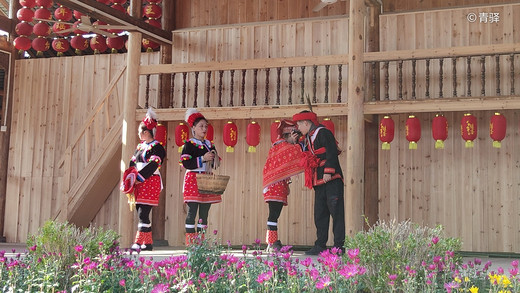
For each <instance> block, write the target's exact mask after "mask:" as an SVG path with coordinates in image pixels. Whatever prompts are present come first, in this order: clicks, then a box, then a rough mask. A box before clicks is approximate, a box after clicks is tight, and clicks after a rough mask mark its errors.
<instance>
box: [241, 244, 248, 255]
mask: <svg viewBox="0 0 520 293" xmlns="http://www.w3.org/2000/svg"><path fill="white" fill-rule="evenodd" d="M242 252H243V253H246V252H247V245H242Z"/></svg>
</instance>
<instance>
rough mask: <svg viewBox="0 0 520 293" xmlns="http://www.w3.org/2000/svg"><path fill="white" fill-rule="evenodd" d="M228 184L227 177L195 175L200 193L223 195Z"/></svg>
mask: <svg viewBox="0 0 520 293" xmlns="http://www.w3.org/2000/svg"><path fill="white" fill-rule="evenodd" d="M228 182H229V176H227V175H217V174H204V173H197V186H198V188H199V192H200V193H206V194H223V193H224V191H225V190H226V187H227V184H228Z"/></svg>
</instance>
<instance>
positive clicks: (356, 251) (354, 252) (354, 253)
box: [347, 248, 359, 260]
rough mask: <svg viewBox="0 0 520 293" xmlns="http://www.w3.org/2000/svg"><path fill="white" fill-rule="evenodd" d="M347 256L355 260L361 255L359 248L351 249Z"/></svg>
mask: <svg viewBox="0 0 520 293" xmlns="http://www.w3.org/2000/svg"><path fill="white" fill-rule="evenodd" d="M347 254H348V257H349V258H350V259H351V260H354V259H355V258H356V257H357V256H358V255H359V248H355V249H349V250H348V252H347Z"/></svg>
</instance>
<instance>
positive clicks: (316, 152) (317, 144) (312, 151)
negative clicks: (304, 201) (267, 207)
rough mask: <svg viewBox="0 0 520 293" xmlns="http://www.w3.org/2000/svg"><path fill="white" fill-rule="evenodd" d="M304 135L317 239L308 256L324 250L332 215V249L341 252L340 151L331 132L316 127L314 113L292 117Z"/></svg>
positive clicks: (308, 180)
mask: <svg viewBox="0 0 520 293" xmlns="http://www.w3.org/2000/svg"><path fill="white" fill-rule="evenodd" d="M293 121H294V122H296V123H297V125H298V130H299V131H301V133H302V134H303V135H304V137H305V139H304V146H303V147H304V153H305V158H306V159H305V160H304V162H305V186H307V187H308V188H314V192H315V197H314V224H315V225H316V236H317V239H316V241H315V243H314V247H312V248H311V249H310V250H308V251H306V252H305V254H307V255H318V254H319V253H320V252H322V251H324V250H326V249H327V247H326V244H327V240H328V231H329V221H330V217H331V216H332V231H333V233H334V247H337V248H340V249H341V250H343V245H344V243H345V207H344V198H343V193H344V191H343V190H344V187H343V172H342V171H341V166H340V165H339V160H338V155H339V150H338V146H337V144H336V139H335V138H334V135H333V134H332V132H331V131H330V130H328V129H327V128H326V127H325V126H323V125H321V124H319V122H318V118H317V116H316V113H314V112H310V111H302V112H300V113H298V114H295V115H294V116H293Z"/></svg>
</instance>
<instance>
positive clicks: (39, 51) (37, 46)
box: [31, 37, 51, 56]
mask: <svg viewBox="0 0 520 293" xmlns="http://www.w3.org/2000/svg"><path fill="white" fill-rule="evenodd" d="M31 45H32V47H33V49H34V50H36V56H43V52H45V51H47V50H49V49H50V47H51V44H50V43H49V40H47V38H43V37H38V38H36V39H34V40H33V41H32V43H31Z"/></svg>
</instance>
